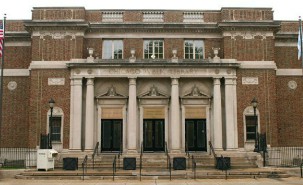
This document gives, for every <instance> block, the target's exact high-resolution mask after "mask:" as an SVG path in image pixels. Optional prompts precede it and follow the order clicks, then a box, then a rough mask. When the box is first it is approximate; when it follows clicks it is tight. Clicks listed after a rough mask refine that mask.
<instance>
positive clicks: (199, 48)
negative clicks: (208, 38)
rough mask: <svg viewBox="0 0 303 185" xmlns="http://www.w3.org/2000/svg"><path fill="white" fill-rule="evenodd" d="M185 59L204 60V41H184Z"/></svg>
mask: <svg viewBox="0 0 303 185" xmlns="http://www.w3.org/2000/svg"><path fill="white" fill-rule="evenodd" d="M184 58H185V59H204V42H203V40H185V41H184Z"/></svg>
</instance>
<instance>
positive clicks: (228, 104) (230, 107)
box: [225, 78, 236, 150]
mask: <svg viewBox="0 0 303 185" xmlns="http://www.w3.org/2000/svg"><path fill="white" fill-rule="evenodd" d="M233 90H234V88H233V79H231V78H225V124H226V125H225V128H226V149H227V150H233V149H235V129H236V128H235V125H234V124H235V121H234V94H233V93H234V92H233Z"/></svg>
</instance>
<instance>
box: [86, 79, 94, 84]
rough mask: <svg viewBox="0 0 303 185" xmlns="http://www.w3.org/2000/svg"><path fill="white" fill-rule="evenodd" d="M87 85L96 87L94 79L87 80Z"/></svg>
mask: <svg viewBox="0 0 303 185" xmlns="http://www.w3.org/2000/svg"><path fill="white" fill-rule="evenodd" d="M86 85H94V78H87V81H86Z"/></svg>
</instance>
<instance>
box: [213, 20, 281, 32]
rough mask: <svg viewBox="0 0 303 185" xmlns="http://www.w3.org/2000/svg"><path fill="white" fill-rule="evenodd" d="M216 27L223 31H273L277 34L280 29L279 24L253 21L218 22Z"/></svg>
mask: <svg viewBox="0 0 303 185" xmlns="http://www.w3.org/2000/svg"><path fill="white" fill-rule="evenodd" d="M218 27H219V28H220V29H221V30H224V31H234V30H252V31H253V30H266V31H269V30H271V31H274V32H277V31H279V29H280V23H279V22H274V21H264V22H260V21H258V22H257V21H255V22H243V21H239V22H235V21H228V22H220V23H218Z"/></svg>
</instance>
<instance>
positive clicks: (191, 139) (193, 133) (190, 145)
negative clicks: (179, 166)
mask: <svg viewBox="0 0 303 185" xmlns="http://www.w3.org/2000/svg"><path fill="white" fill-rule="evenodd" d="M206 141H207V138H206V120H205V119H186V120H185V142H186V143H185V144H186V146H187V147H186V150H187V151H206V150H207V142H206Z"/></svg>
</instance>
